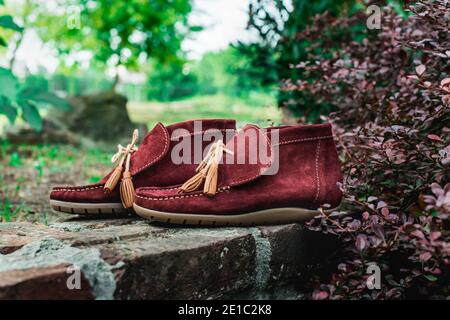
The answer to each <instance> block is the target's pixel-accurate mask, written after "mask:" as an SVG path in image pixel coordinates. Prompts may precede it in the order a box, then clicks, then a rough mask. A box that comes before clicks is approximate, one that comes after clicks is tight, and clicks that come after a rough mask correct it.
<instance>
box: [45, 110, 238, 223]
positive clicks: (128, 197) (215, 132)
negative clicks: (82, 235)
mask: <svg viewBox="0 0 450 320" xmlns="http://www.w3.org/2000/svg"><path fill="white" fill-rule="evenodd" d="M234 133H235V121H234V120H222V119H209V120H192V121H186V122H180V123H176V124H173V125H170V126H167V127H165V126H164V125H163V124H162V123H158V124H157V125H156V126H155V127H154V128H153V129H152V130H151V131H150V132H149V133H148V134H147V136H146V137H145V138H144V139H143V141H142V143H141V145H140V146H139V147H137V145H136V143H137V138H138V137H137V131H135V132H134V133H133V138H132V141H131V142H130V144H129V145H127V146H126V147H123V146H120V145H119V150H118V152H117V154H116V155H114V157H113V159H112V160H113V162H114V163H115V165H116V168H115V169H114V170H113V171H112V172H110V173H109V174H107V175H106V176H105V177H104V178H103V179H102V180H101V181H100V182H99V183H96V184H91V185H85V186H75V187H73V186H72V187H71V186H63V187H55V188H53V190H52V192H51V194H50V205H51V206H52V208H53V209H54V210H56V211H62V212H68V213H76V214H99V213H127V212H129V211H130V210H129V209H130V208H132V206H133V200H134V192H135V189H136V188H139V187H143V186H170V185H174V184H180V183H183V182H184V181H186V180H187V179H189V178H190V177H191V175H192V171H194V170H195V168H196V164H195V159H194V156H195V154H198V156H199V157H200V159H201V157H202V152H203V151H204V149H205V148H206V147H207V146H208V145H209V144H211V142H214V141H216V140H219V139H225V140H227V137H228V139H230V138H232V137H233V135H234ZM181 144H183V145H189V146H193V147H192V148H191V149H186V148H184V149H183V152H184V154H181V153H180V152H179V150H178V148H179V147H177V145H181ZM194 153H195V154H194ZM197 163H198V161H197Z"/></svg>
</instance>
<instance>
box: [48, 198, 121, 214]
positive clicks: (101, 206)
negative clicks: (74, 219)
mask: <svg viewBox="0 0 450 320" xmlns="http://www.w3.org/2000/svg"><path fill="white" fill-rule="evenodd" d="M50 206H51V207H52V208H53V210H55V211H59V212H66V213H72V214H81V215H96V214H125V213H129V212H130V211H129V210H127V209H125V208H124V207H123V206H122V204H121V203H79V202H66V201H59V200H50Z"/></svg>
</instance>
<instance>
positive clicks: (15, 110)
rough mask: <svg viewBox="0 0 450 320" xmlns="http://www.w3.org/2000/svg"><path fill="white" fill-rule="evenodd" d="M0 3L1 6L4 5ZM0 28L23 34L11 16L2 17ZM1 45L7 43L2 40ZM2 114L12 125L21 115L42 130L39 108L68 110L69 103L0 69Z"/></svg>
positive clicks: (0, 105)
mask: <svg viewBox="0 0 450 320" xmlns="http://www.w3.org/2000/svg"><path fill="white" fill-rule="evenodd" d="M3 4H4V3H3V1H0V5H3ZM0 28H3V29H8V30H12V31H14V32H19V33H21V32H23V28H22V27H21V26H19V25H17V24H16V23H15V22H14V20H13V18H12V17H11V16H10V15H2V16H0ZM0 39H1V40H0V44H3V45H6V41H5V40H4V39H3V38H0ZM0 83H1V86H0V114H4V115H5V116H6V117H7V118H8V120H9V121H10V122H11V123H14V121H15V120H16V118H17V116H18V115H20V116H21V117H22V119H23V120H25V121H26V122H27V123H28V124H29V125H30V126H31V127H32V128H33V129H35V130H38V131H39V130H41V128H42V118H41V116H40V114H39V111H38V108H39V107H46V106H48V105H53V106H56V107H59V108H62V109H65V110H68V108H69V105H68V103H67V102H66V101H65V100H63V99H61V98H59V97H58V96H57V95H55V94H53V93H51V92H49V91H48V90H46V88H43V87H39V86H33V85H30V84H27V83H22V82H21V81H20V80H19V79H18V78H17V77H16V76H15V75H14V74H13V73H12V71H11V70H10V69H7V68H3V67H0Z"/></svg>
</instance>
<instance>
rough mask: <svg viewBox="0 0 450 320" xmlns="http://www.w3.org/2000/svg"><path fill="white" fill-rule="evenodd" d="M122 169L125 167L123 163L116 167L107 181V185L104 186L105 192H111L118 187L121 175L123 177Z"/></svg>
mask: <svg viewBox="0 0 450 320" xmlns="http://www.w3.org/2000/svg"><path fill="white" fill-rule="evenodd" d="M122 171H123V168H122V166H121V165H119V166H117V167H116V168H115V169H114V171H113V173H112V174H111V175H110V176H109V178H108V180H107V181H106V183H105V186H104V187H103V190H104V191H105V192H111V191H113V190H114V189H115V188H116V186H117V183H118V182H119V180H120V177H122Z"/></svg>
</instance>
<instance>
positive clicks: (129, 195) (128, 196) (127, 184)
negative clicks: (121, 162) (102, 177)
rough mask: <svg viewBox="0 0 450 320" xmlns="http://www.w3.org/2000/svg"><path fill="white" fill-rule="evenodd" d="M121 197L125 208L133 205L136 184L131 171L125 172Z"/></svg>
mask: <svg viewBox="0 0 450 320" xmlns="http://www.w3.org/2000/svg"><path fill="white" fill-rule="evenodd" d="M120 198H121V199H122V205H123V206H124V208H126V209H128V208H131V207H132V206H133V200H134V186H133V181H132V180H131V173H130V171H125V172H124V173H123V178H122V182H121V183H120Z"/></svg>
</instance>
